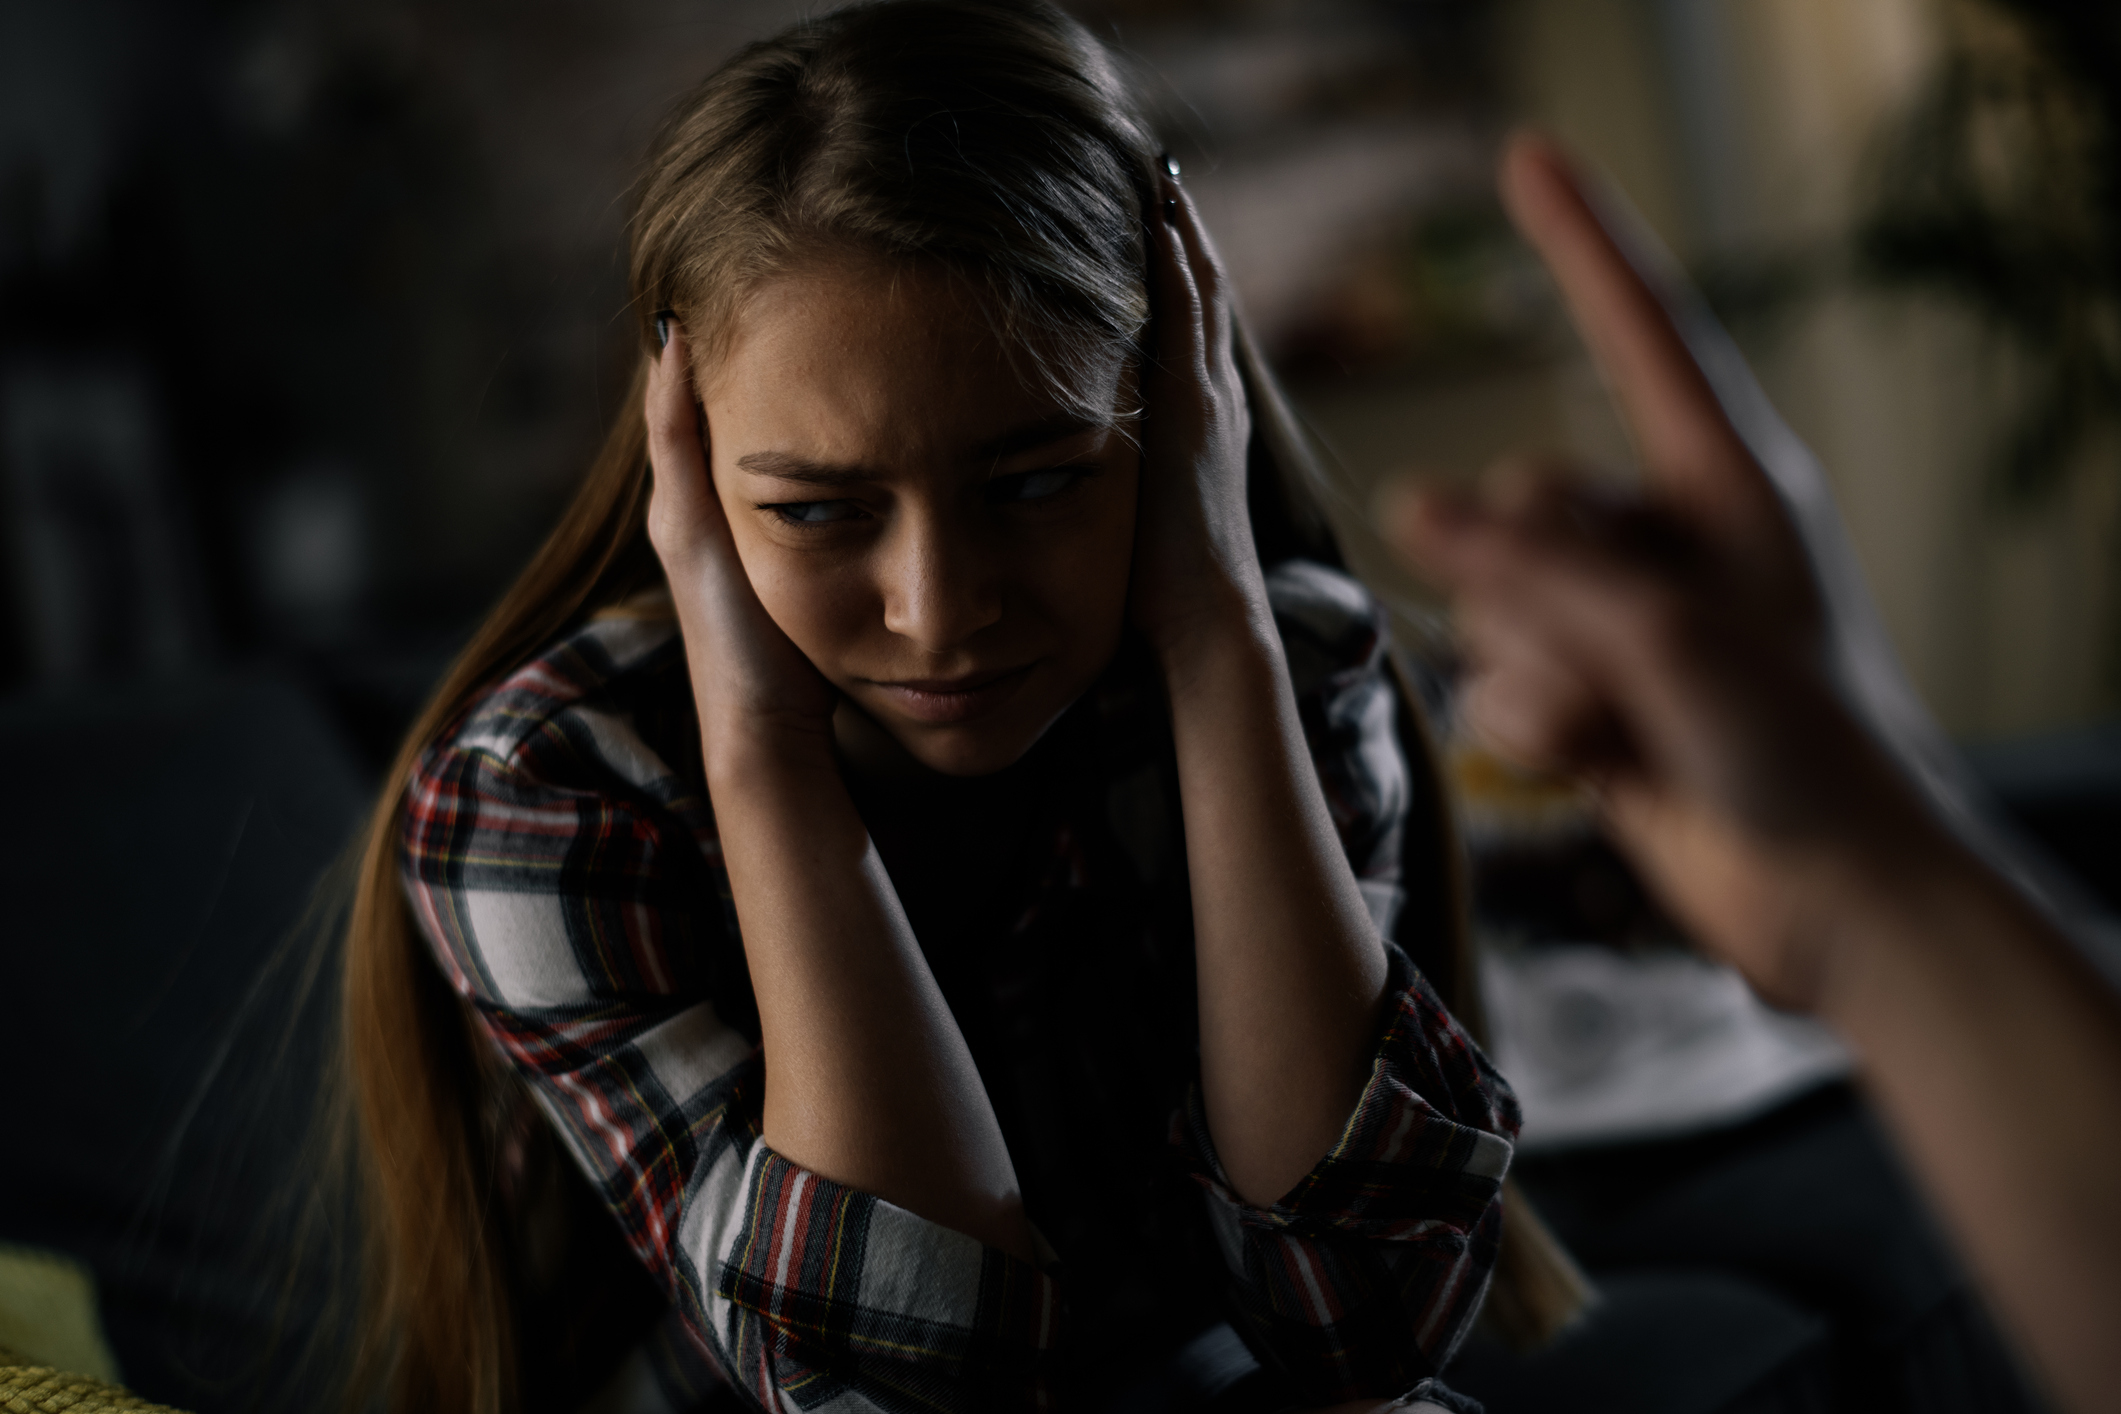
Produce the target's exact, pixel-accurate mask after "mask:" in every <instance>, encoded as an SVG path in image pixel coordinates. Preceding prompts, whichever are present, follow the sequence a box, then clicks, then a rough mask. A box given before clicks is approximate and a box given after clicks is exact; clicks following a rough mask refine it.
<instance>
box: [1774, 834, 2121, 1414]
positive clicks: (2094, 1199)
mask: <svg viewBox="0 0 2121 1414" xmlns="http://www.w3.org/2000/svg"><path fill="white" fill-rule="evenodd" d="M1790 886H1791V887H1792V888H1795V889H1798V890H1802V891H1806V892H1807V893H1808V896H1809V897H1811V898H1813V899H1814V900H1816V902H1815V903H1814V904H1813V906H1812V907H1811V908H1809V909H1808V910H1807V912H1809V913H1810V914H1811V915H1812V916H1813V917H1814V918H1816V919H1817V920H1818V921H1819V924H1820V926H1822V927H1825V928H1826V929H1828V930H1829V936H1830V938H1831V944H1832V945H1831V951H1830V953H1829V954H1828V955H1829V957H1830V959H1831V962H1830V965H1829V966H1828V968H1827V969H1826V971H1825V974H1824V977H1823V982H1824V987H1823V994H1822V999H1821V1007H1820V1010H1821V1014H1822V1016H1823V1017H1824V1019H1825V1020H1827V1021H1828V1022H1829V1023H1830V1024H1832V1025H1833V1026H1834V1027H1836V1028H1837V1029H1838V1030H1839V1031H1840V1032H1841V1034H1842V1035H1843V1036H1845V1037H1846V1038H1847V1039H1848V1040H1849V1042H1850V1043H1851V1045H1852V1046H1853V1047H1854V1049H1855V1051H1856V1053H1857V1056H1858V1059H1859V1064H1860V1066H1861V1068H1862V1074H1863V1077H1864V1079H1865V1081H1866V1083H1867V1085H1868V1087H1869V1090H1870V1093H1871V1095H1872V1096H1873V1097H1874V1099H1875V1101H1876V1103H1877V1105H1878V1108H1879V1110H1880V1111H1881V1113H1882V1114H1883V1116H1884V1118H1885V1120H1886V1122H1887V1123H1888V1125H1889V1126H1890V1127H1891V1129H1892V1130H1893V1132H1894V1134H1895V1135H1896V1137H1897V1138H1898V1140H1899V1142H1900V1144H1901V1145H1902V1146H1903V1148H1904V1149H1905V1150H1906V1151H1907V1153H1908V1155H1909V1157H1910V1159H1911V1160H1912V1161H1913V1167H1914V1168H1915V1170H1916V1172H1917V1173H1918V1174H1920V1175H1921V1176H1922V1177H1923V1179H1924V1182H1925V1184H1926V1186H1927V1188H1928V1191H1929V1193H1930V1196H1931V1198H1932V1200H1933V1201H1934V1202H1935V1203H1936V1205H1937V1207H1938V1209H1939V1212H1940V1215H1941V1216H1942V1217H1943V1219H1944V1221H1945V1222H1946V1223H1947V1225H1948V1226H1949V1227H1950V1228H1951V1229H1952V1230H1953V1231H1954V1232H1955V1233H1956V1234H1957V1236H1958V1240H1959V1243H1960V1245H1961V1246H1962V1248H1963V1250H1964V1251H1965V1253H1966V1255H1967V1258H1968V1260H1969V1263H1970V1265H1971V1266H1972V1268H1973V1270H1974V1271H1975V1273H1976V1274H1977V1275H1978V1276H1979V1277H1980V1279H1981V1281H1982V1284H1983V1286H1984V1287H1985V1289H1986V1290H1987V1292H1988V1293H1989V1295H1990V1297H1991V1299H1992V1301H1993V1303H1994V1305H1995V1308H1996V1310H1997V1313H1998V1315H1999V1316H2000V1318H2001V1319H2002V1321H2003V1322H2004V1324H2005V1325H2006V1326H2007V1327H2008V1328H2010V1329H2011V1330H2012V1331H2013V1333H2014V1334H2015V1336H2016V1338H2017V1340H2018V1341H2019V1343H2020V1347H2021V1349H2023V1350H2024V1351H2026V1352H2027V1353H2028V1354H2029V1355H2031V1356H2032V1357H2033V1359H2034V1363H2035V1366H2036V1368H2038V1369H2039V1370H2040V1371H2041V1372H2042V1374H2043V1375H2044V1376H2045V1379H2046V1382H2047V1384H2048V1386H2049V1388H2050V1391H2051V1392H2052V1393H2053V1394H2054V1395H2055V1396H2057V1397H2058V1399H2059V1400H2060V1402H2061V1405H2062V1407H2064V1408H2067V1409H2072V1410H2090V1409H2093V1408H2104V1407H2106V1401H2107V1400H2108V1399H2109V1398H2110V1397H2111V1392H2112V1391H2113V1389H2114V1388H2115V1387H2116V1386H2117V1385H2121V1344H2117V1343H2116V1342H2115V1340H2114V1338H2113V1335H2114V1332H2115V1331H2117V1330H2121V1206H2117V1205H2116V1203H2115V1201H2114V1195H2115V1193H2116V1191H2117V1190H2121V1006H2117V1004H2116V1000H2115V998H2114V996H2113V993H2112V992H2111V991H2110V990H2109V988H2108V986H2107V985H2106V983H2105V982H2104V981H2103V980H2102V979H2101V978H2099V977H2098V976H2097V975H2096V974H2095V973H2094V971H2093V970H2092V969H2091V968H2090V966H2089V965H2088V964H2087V963H2086V962H2085V961H2084V959H2083V958H2082V957H2081V956H2080V955H2078V954H2077V952H2076V951H2075V950H2074V949H2073V948H2072V947H2071V946H2070V945H2069V944H2068V942H2067V941H2066V940H2064V939H2063V938H2061V937H2060V936H2059V935H2057V934H2056V932H2055V931H2054V929H2053V928H2052V927H2051V926H2050V925H2049V923H2048V922H2047V921H2046V920H2045V919H2044V918H2042V917H2041V916H2040V915H2039V914H2038V913H2037V912H2036V911H2035V910H2034V909H2033V908H2032V907H2031V906H2030V905H2028V904H2027V903H2026V902H2025V900H2024V899H2022V898H2021V897H2020V896H2019V895H2018V894H2017V893H2016V892H2015V891H2014V890H2013V889H2012V888H2011V887H2010V886H2009V885H2007V884H2006V883H2004V882H2003V881H2002V880H2001V879H1999V878H1998V877H1996V876H1995V875H1994V874H1993V873H1992V872H1990V871H1989V870H1988V869H1987V868H1986V867H1985V866H1984V865H1983V864H1982V863H1980V862H1979V861H1978V860H1977V859H1975V858H1974V857H1973V856H1972V855H1971V854H1970V853H1969V852H1967V851H1965V850H1964V849H1962V848H1960V847H1959V846H1958V845H1957V844H1956V842H1942V843H1940V844H1939V845H1938V846H1937V847H1936V848H1934V849H1929V850H1926V851H1924V856H1923V859H1922V860H1921V861H1920V862H1918V863H1916V864H1912V865H1901V866H1898V867H1895V866H1887V867H1883V868H1879V867H1867V866H1866V863H1865V862H1864V861H1862V860H1860V859H1848V858H1842V859H1839V860H1823V861H1821V863H1820V864H1819V865H1818V867H1816V868H1814V869H1811V870H1809V871H1805V873H1804V874H1802V875H1801V876H1799V877H1797V878H1793V879H1792V880H1791V885H1790Z"/></svg>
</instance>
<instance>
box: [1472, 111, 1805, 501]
mask: <svg viewBox="0 0 2121 1414" xmlns="http://www.w3.org/2000/svg"><path fill="white" fill-rule="evenodd" d="M1501 190H1502V198H1503V204H1504V205H1505V206H1506V207H1507V208H1508V210H1509V213H1510V217H1511V219H1512V220H1513V221H1514V222H1516V224H1517V227H1518V229H1519V230H1520V231H1522V232H1523V233H1524V236H1525V238H1526V239H1527V240H1528V241H1530V242H1531V244H1532V246H1533V247H1534V248H1535V249H1536V250H1537V251H1538V252H1539V255H1540V258H1541V259H1542V260H1544V261H1545V262H1546V265H1547V268H1548V269H1549V270H1551V271H1552V272H1553V274H1554V279H1555V281H1556V283H1557V284H1559V285H1560V287H1561V293H1562V297H1563V299H1564V300H1565V301H1566V302H1567V304H1568V307H1569V312H1570V315H1571V317H1572V318H1573V319H1574V321H1575V324H1576V327H1577V328H1578V329H1579V330H1581V331H1582V333H1583V337H1584V340H1585V342H1586V343H1588V344H1589V345H1590V348H1591V352H1592V355H1593V356H1594V357H1595V358H1596V359H1597V360H1598V363H1599V365H1600V367H1601V368H1603V369H1604V370H1605V373H1606V376H1607V378H1608V379H1609V380H1610V381H1611V383H1612V387H1613V391H1614V394H1615V396H1616V397H1617V398H1618V399H1619V402H1620V405H1621V410H1622V412H1623V414H1624V415H1625V416H1626V418H1627V421H1628V425H1629V427H1630V429H1631V430H1632V431H1633V432H1634V435H1635V441H1636V446H1637V447H1638V448H1639V449H1640V450H1641V453H1642V457H1643V461H1644V464H1645V467H1646V469H1647V471H1648V472H1649V474H1650V476H1651V477H1652V479H1653V480H1654V481H1655V483H1656V484H1657V485H1659V486H1660V487H1661V488H1662V489H1663V490H1665V491H1667V492H1669V493H1671V494H1672V495H1674V496H1676V497H1678V498H1679V499H1681V500H1682V501H1684V502H1686V503H1687V504H1689V505H1690V506H1692V507H1693V508H1694V509H1695V510H1696V511H1697V512H1699V513H1702V514H1705V515H1707V516H1709V517H1710V518H1711V520H1712V521H1713V522H1714V523H1715V524H1717V526H1718V527H1719V528H1721V529H1724V530H1726V531H1729V530H1739V531H1750V530H1753V529H1756V528H1758V527H1759V526H1761V525H1762V524H1780V520H1781V509H1780V503H1779V501H1778V500H1777V499H1776V497H1775V494H1774V491H1773V489H1772V488H1771V487H1770V486H1769V484H1768V482H1767V479H1766V477H1765V476H1764V475H1763V474H1762V472H1761V471H1760V469H1759V467H1758V466H1757V465H1756V464H1755V463H1754V461H1753V458H1752V455H1751V453H1750V452H1748V451H1747V449H1746V447H1745V444H1744V442H1743V441H1742V440H1740V438H1739V436H1738V434H1737V432H1736V431H1735V430H1734V429H1733V428H1732V427H1731V424H1730V421H1729V419H1728V418H1726V417H1725V416H1724V413H1723V408H1722V406H1721V404H1719V403H1718V402H1717V400H1716V395H1715V393H1714V391H1713V390H1712V388H1711V387H1710V385H1709V381H1708V378H1707V377H1706V376H1705V375H1704V374H1703V373H1702V371H1701V367H1700V365H1699V364H1697V363H1696V362H1695V361H1694V356H1693V353H1692V351H1691V350H1690V349H1688V347H1687V345H1686V341H1685V340H1684V339H1683V338H1681V337H1680V334H1679V330H1678V329H1677V328H1676V327H1675V326H1674V325H1673V323H1672V319H1671V316H1670V314H1668V313H1667V312H1666V310H1665V307H1664V304H1663V302H1662V301H1661V300H1660V299H1659V298H1658V297H1657V294H1656V292H1655V291H1654V290H1653V289H1651V287H1650V286H1649V284H1648V283H1647V282H1646V281H1645V280H1644V279H1643V277H1642V275H1641V273H1640V272H1639V271H1638V270H1637V269H1636V268H1635V267H1634V265H1633V264H1631V263H1630V262H1629V260H1628V258H1627V256H1626V254H1625V253H1624V252H1623V251H1622V250H1621V248H1620V246H1619V244H1618V243H1617V242H1616V241H1615V240H1614V239H1613V237H1612V235H1611V233H1610V232H1609V231H1608V230H1607V229H1606V226H1605V224H1604V223H1603V222H1602V221H1601V220H1600V218H1599V215H1598V212H1597V210H1596V209H1595V207H1594V206H1593V204H1592V202H1591V201H1590V199H1589V198H1588V197H1587V196H1586V195H1585V192H1584V188H1583V184H1582V182H1581V181H1580V179H1579V178H1578V177H1577V175H1576V173H1575V171H1574V170H1573V169H1572V167H1571V165H1570V163H1569V161H1568V159H1567V158H1566V157H1565V156H1564V155H1563V154H1562V152H1561V151H1560V150H1559V149H1558V148H1556V147H1555V146H1554V145H1553V144H1552V143H1550V142H1548V141H1546V140H1545V139H1543V138H1539V137H1534V136H1530V135H1520V136H1518V137H1517V138H1515V139H1513V140H1512V141H1511V143H1510V145H1509V148H1508V150H1507V151H1506V153H1505V154H1504V157H1503V164H1502V177H1501ZM1763 516H1766V517H1768V518H1769V519H1768V520H1767V521H1765V522H1763V521H1762V519H1761V518H1762V517H1763Z"/></svg>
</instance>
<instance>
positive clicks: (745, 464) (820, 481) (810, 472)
mask: <svg viewBox="0 0 2121 1414" xmlns="http://www.w3.org/2000/svg"><path fill="white" fill-rule="evenodd" d="M1110 425H1111V424H1110V423H1107V422H1102V421H1099V420H1097V419H1095V418H1088V417H1084V416H1082V415H1081V414H1080V413H1072V412H1061V413H1055V414H1054V415H1053V416H1051V417H1043V418H1040V419H1039V420H1038V421H1037V422H1031V423H1026V424H1025V425H1024V426H1022V427H1018V428H1014V429H1012V430H1011V431H1008V432H1004V433H1002V434H1001V435H1000V436H999V437H990V438H988V439H987V440H986V441H984V442H982V443H980V444H979V445H978V446H976V447H974V448H973V449H972V455H973V456H974V457H975V458H978V459H979V460H982V461H1000V460H1001V459H1002V458H1004V457H1012V456H1015V455H1017V454H1018V453H1020V452H1029V451H1034V450H1036V449H1037V448H1039V447H1044V446H1047V445H1049V444H1051V443H1054V442H1062V441H1066V440H1067V439H1068V438H1070V437H1079V436H1081V435H1082V434H1083V433H1085V432H1097V431H1102V430H1103V429H1105V428H1106V427H1109V426H1110ZM736 464H737V466H738V467H740V468H741V469H743V470H745V471H750V472H756V473H757V474H758V475H760V476H771V477H773V478H774V479H776V480H779V481H799V482H801V483H802V484H804V485H805V486H852V485H855V484H856V483H858V482H863V481H874V480H876V473H875V472H873V471H870V470H868V469H867V468H865V467H859V466H844V465H841V466H835V465H833V464H832V463H829V462H820V461H812V460H810V459H809V458H808V457H799V456H797V455H795V454H794V453H793V452H747V453H746V454H744V455H743V456H741V457H738V458H737V459H736Z"/></svg>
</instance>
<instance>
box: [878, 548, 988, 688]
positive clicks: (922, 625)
mask: <svg viewBox="0 0 2121 1414" xmlns="http://www.w3.org/2000/svg"><path fill="white" fill-rule="evenodd" d="M976 539H977V538H976V537H975V536H974V535H973V534H971V533H970V528H969V527H957V526H952V525H950V524H949V523H948V522H947V521H945V520H943V519H941V518H938V517H935V516H931V515H908V516H906V517H905V518H904V519H903V520H902V521H901V522H900V524H899V526H898V527H897V528H896V532H895V533H894V534H893V535H892V536H891V537H890V538H889V539H888V540H887V541H886V543H885V545H884V546H883V551H882V555H883V563H882V565H881V566H880V567H879V573H880V575H881V577H882V580H883V583H882V586H881V587H882V589H883V600H884V627H885V628H887V629H889V630H890V631H891V632H893V633H895V634H897V635H899V636H900V637H901V638H907V639H911V640H912V641H913V642H914V643H916V644H918V645H919V646H920V647H921V648H923V649H925V650H926V651H928V652H930V653H938V654H940V653H948V652H951V651H953V650H955V649H959V648H962V647H964V646H965V644H966V643H967V642H968V641H969V640H970V639H971V638H972V637H973V636H974V635H975V634H977V633H978V632H979V631H980V630H981V629H983V628H986V627H987V626H988V625H989V624H992V623H994V622H995V621H997V620H998V619H1000V618H1001V616H1002V594H1001V586H1000V584H999V583H998V577H997V574H996V567H995V566H994V565H993V564H992V563H991V560H990V558H989V556H988V555H986V554H985V553H983V552H982V548H981V547H980V546H979V545H978V544H977V543H976Z"/></svg>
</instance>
